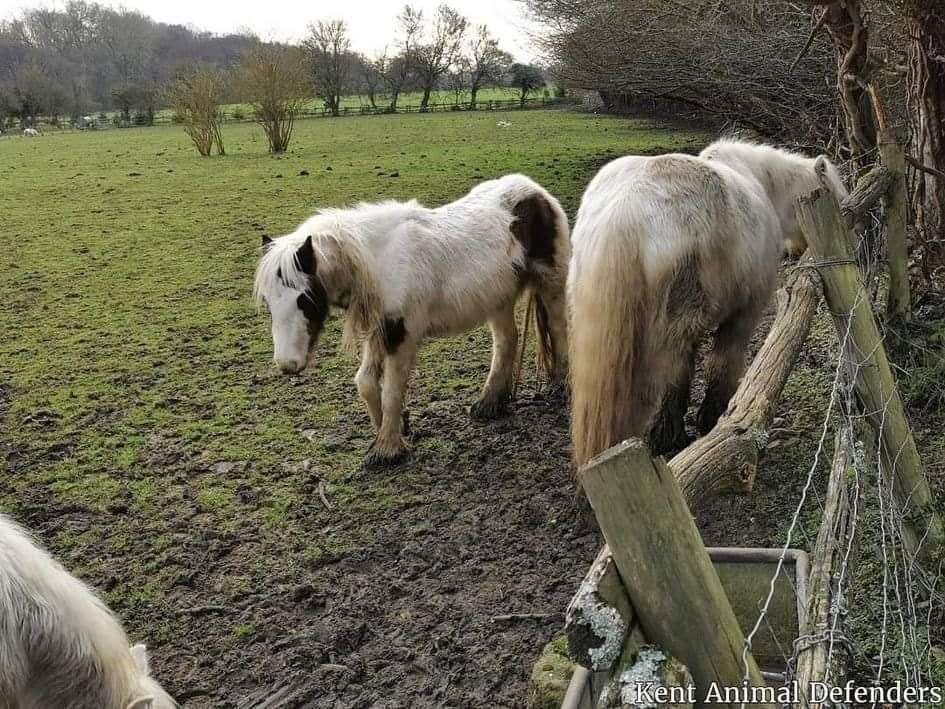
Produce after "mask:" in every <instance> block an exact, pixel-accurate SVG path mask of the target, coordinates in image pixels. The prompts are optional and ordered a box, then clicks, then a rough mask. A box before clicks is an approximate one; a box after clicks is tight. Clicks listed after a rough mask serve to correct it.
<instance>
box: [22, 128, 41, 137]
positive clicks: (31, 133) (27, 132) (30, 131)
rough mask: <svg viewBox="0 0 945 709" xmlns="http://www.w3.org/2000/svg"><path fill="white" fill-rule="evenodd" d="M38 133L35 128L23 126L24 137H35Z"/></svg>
mask: <svg viewBox="0 0 945 709" xmlns="http://www.w3.org/2000/svg"><path fill="white" fill-rule="evenodd" d="M38 135H39V131H38V130H36V129H35V128H24V129H23V137H24V138H36V137H37V136H38Z"/></svg>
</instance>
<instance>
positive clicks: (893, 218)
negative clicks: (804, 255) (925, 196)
mask: <svg viewBox="0 0 945 709" xmlns="http://www.w3.org/2000/svg"><path fill="white" fill-rule="evenodd" d="M879 154H880V157H881V159H882V161H883V164H884V165H885V166H886V167H887V168H888V169H889V171H890V172H891V173H892V175H893V179H892V184H891V185H890V187H889V190H888V191H887V193H886V253H887V259H888V261H889V294H888V297H887V301H886V317H888V318H891V319H899V320H908V319H909V318H910V316H911V314H912V304H911V302H910V301H911V293H910V290H909V247H908V242H907V239H906V227H907V225H908V223H909V194H908V190H907V189H906V156H905V155H904V154H903V152H902V147H901V146H900V145H899V142H898V141H897V140H896V136H895V135H894V134H893V132H892V131H891V130H889V129H886V130H883V131H881V132H880V135H879Z"/></svg>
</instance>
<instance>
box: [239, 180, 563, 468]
mask: <svg viewBox="0 0 945 709" xmlns="http://www.w3.org/2000/svg"><path fill="white" fill-rule="evenodd" d="M569 258H570V243H569V235H568V220H567V216H566V215H565V213H564V211H563V210H562V209H561V205H560V204H558V201H557V200H556V199H555V198H554V197H552V196H551V195H550V194H549V193H548V192H547V191H546V190H544V189H543V188H542V187H541V186H539V185H538V184H537V183H535V182H534V181H532V180H531V179H529V178H527V177H525V176H523V175H507V176H505V177H502V178H500V179H497V180H490V181H488V182H483V183H481V184H479V185H477V186H476V187H474V188H473V189H472V190H471V191H470V192H469V194H467V195H466V196H465V197H462V198H461V199H458V200H456V201H455V202H451V203H449V204H446V205H443V206H442V207H437V208H435V209H431V208H427V207H424V206H422V205H421V204H419V203H417V202H416V201H410V202H381V203H378V204H360V205H358V206H356V207H353V208H350V209H324V210H321V211H319V212H318V213H317V214H316V215H315V216H313V217H312V218H310V219H309V220H308V221H306V222H304V223H303V224H301V225H300V226H299V227H298V228H297V229H296V230H295V231H294V232H293V233H291V234H288V235H286V236H282V237H279V238H277V239H269V238H268V237H264V238H263V255H262V258H261V259H260V261H259V265H258V267H257V269H256V277H255V283H254V294H255V298H256V300H257V302H258V303H259V304H261V305H265V306H266V307H267V308H268V309H269V313H270V315H271V318H272V339H273V345H274V350H275V352H274V360H275V363H276V365H277V366H278V367H279V368H280V369H281V370H282V371H284V372H286V373H297V372H299V371H301V370H303V369H304V368H305V367H306V366H307V365H308V364H310V363H311V361H312V359H313V352H314V346H315V343H316V341H317V340H318V337H319V334H320V333H321V331H322V329H323V327H324V323H325V320H326V318H327V317H328V314H329V311H330V309H331V308H333V307H334V308H340V309H342V310H344V311H345V322H344V330H343V338H342V339H343V342H344V344H345V346H346V347H347V348H348V349H349V350H351V351H357V350H358V349H359V348H360V352H361V366H360V368H359V369H358V372H357V375H356V376H355V384H356V386H357V389H358V393H359V394H360V396H361V398H362V399H363V400H364V403H365V404H366V406H367V409H368V412H369V413H370V417H371V422H372V424H373V426H374V428H375V431H376V433H377V435H376V438H375V440H374V442H373V444H372V445H371V449H370V451H369V452H368V455H367V457H366V459H365V464H366V465H383V464H393V463H395V462H398V461H400V460H401V459H402V458H403V457H404V455H405V454H406V452H407V445H406V443H405V441H404V437H403V430H402V428H403V422H402V417H403V402H404V396H405V393H406V389H407V383H408V379H409V377H410V374H411V371H412V370H413V368H414V364H415V360H416V353H417V347H418V346H419V344H420V343H421V341H423V339H424V338H427V337H440V336H445V335H454V334H459V333H462V332H466V331H468V330H470V329H472V328H474V327H477V326H478V325H481V324H482V323H488V325H489V327H490V329H491V331H492V341H493V349H492V366H491V369H490V371H489V376H488V377H487V379H486V383H485V386H484V387H483V390H482V394H481V396H480V397H479V399H478V401H476V402H475V403H474V404H473V405H472V407H471V408H470V414H471V416H473V417H474V418H477V419H491V418H494V417H497V416H499V415H501V414H502V413H503V412H504V411H505V410H506V408H507V405H508V402H509V399H510V395H511V391H512V385H513V378H514V373H515V357H516V343H517V341H518V333H517V328H516V323H515V304H516V302H517V301H518V299H519V297H520V296H521V295H522V294H523V293H524V292H526V291H527V292H529V293H530V295H531V296H532V297H531V299H530V302H531V308H532V313H533V315H534V322H535V331H536V334H537V340H538V344H537V351H538V359H539V364H540V365H541V367H542V369H543V370H544V371H545V372H546V373H547V375H548V376H549V377H550V379H551V380H552V381H553V382H555V383H557V384H558V385H562V386H563V382H564V380H565V378H566V373H567V334H566V315H565V302H564V284H565V279H566V276H567V264H568V260H569Z"/></svg>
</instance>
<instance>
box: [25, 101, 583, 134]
mask: <svg viewBox="0 0 945 709" xmlns="http://www.w3.org/2000/svg"><path fill="white" fill-rule="evenodd" d="M576 103H580V101H579V100H577V99H574V98H571V97H557V96H536V97H533V98H526V99H524V100H523V99H517V98H512V99H488V100H481V101H476V103H475V104H473V103H471V102H470V101H469V100H468V98H464V99H463V100H456V101H441V102H435V103H428V104H427V105H426V106H421V105H420V104H398V105H397V106H390V105H376V106H371V105H370V104H362V105H359V106H342V107H341V108H340V109H339V111H338V113H337V115H336V114H335V113H333V112H332V111H331V110H330V109H329V108H327V107H320V108H305V109H303V110H301V111H299V112H298V113H297V114H296V119H297V120H303V119H308V118H351V117H354V116H391V115H402V114H411V113H417V114H420V113H454V112H467V111H477V112H479V111H487V112H488V111H523V110H529V109H542V108H557V107H562V106H570V105H575V104H576ZM222 119H223V122H224V123H252V122H253V121H254V120H255V119H254V118H253V112H252V109H251V108H249V107H246V108H245V109H241V108H232V109H229V110H225V111H223V113H222ZM178 122H179V121H178V120H177V119H176V116H175V115H174V114H173V113H172V112H171V111H159V112H158V113H156V114H154V115H153V116H147V115H146V114H135V115H132V116H131V117H130V118H129V119H123V118H121V117H120V116H118V115H111V116H106V117H104V118H103V117H102V116H96V117H94V118H92V120H90V121H87V122H83V123H82V124H81V125H77V126H74V127H75V128H80V129H93V130H100V129H105V128H139V127H147V126H160V125H175V124H177V123H178ZM31 125H33V126H34V127H49V128H57V129H61V128H70V127H73V126H70V125H69V124H68V122H62V123H60V124H53V123H52V122H50V121H49V120H48V119H45V118H37V119H36V120H35V121H34V122H33V123H32V124H31ZM10 129H11V130H16V129H17V127H14V126H10Z"/></svg>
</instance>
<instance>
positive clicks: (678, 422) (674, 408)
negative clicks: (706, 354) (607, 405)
mask: <svg viewBox="0 0 945 709" xmlns="http://www.w3.org/2000/svg"><path fill="white" fill-rule="evenodd" d="M695 359H696V349H695V347H693V348H692V349H691V350H690V351H689V354H688V355H687V356H685V357H683V358H681V359H680V361H679V362H678V364H677V371H676V372H675V376H674V377H672V378H671V379H670V384H669V388H668V389H667V391H666V394H665V395H664V396H663V405H662V408H661V409H660V412H659V414H658V415H657V417H656V421H654V423H653V427H652V428H651V429H650V448H651V449H652V451H653V452H654V453H655V454H657V455H663V454H666V453H670V452H675V451H680V450H682V449H683V448H685V447H686V446H687V445H688V444H689V437H688V436H687V435H686V422H685V419H686V411H688V410H689V390H690V388H691V386H692V372H693V369H694V367H695Z"/></svg>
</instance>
